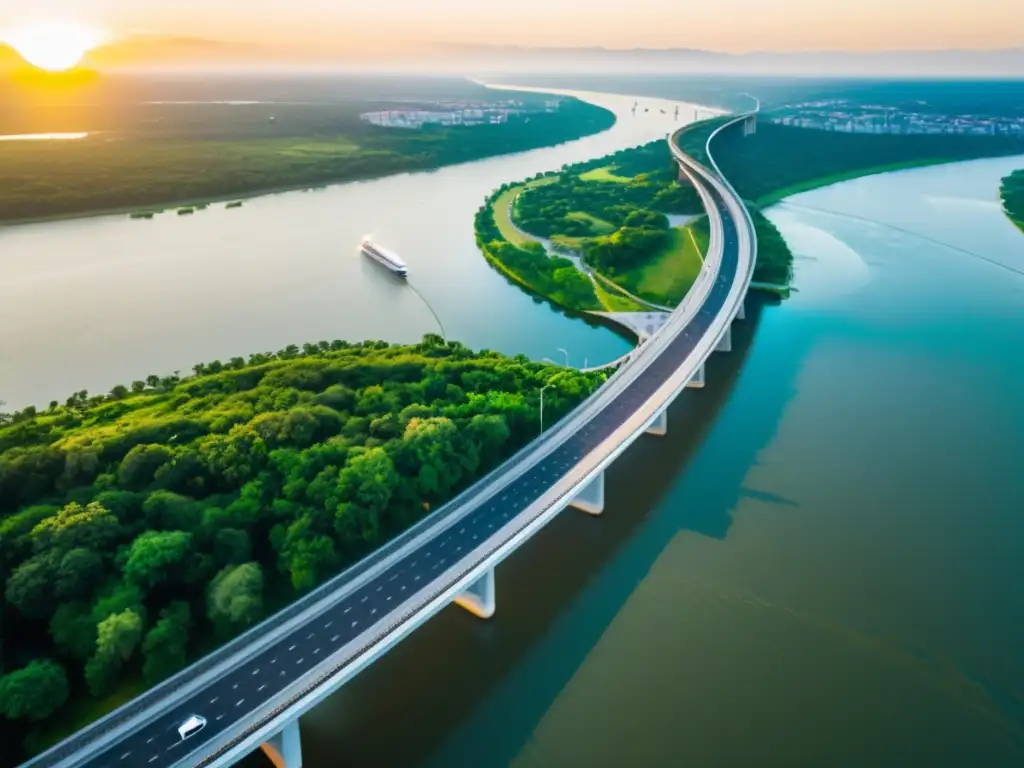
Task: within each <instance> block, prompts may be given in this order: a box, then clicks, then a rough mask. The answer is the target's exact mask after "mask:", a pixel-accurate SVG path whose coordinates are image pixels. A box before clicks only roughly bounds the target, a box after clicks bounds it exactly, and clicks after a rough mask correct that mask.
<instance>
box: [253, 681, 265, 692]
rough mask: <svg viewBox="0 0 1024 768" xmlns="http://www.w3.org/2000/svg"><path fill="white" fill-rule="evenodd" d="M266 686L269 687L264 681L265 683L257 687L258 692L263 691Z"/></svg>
mask: <svg viewBox="0 0 1024 768" xmlns="http://www.w3.org/2000/svg"><path fill="white" fill-rule="evenodd" d="M266 687H267V684H266V683H264V684H263V685H261V686H260V687H259V688H257V689H256V693H259V692H260V691H262V690H263V689H264V688H266Z"/></svg>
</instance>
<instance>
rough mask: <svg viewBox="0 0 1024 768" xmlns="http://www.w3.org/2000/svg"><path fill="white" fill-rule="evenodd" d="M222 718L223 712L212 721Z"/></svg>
mask: <svg viewBox="0 0 1024 768" xmlns="http://www.w3.org/2000/svg"><path fill="white" fill-rule="evenodd" d="M282 674H284V673H282ZM223 717H224V713H223V712H221V713H220V714H219V715H217V717H216V718H214V719H216V720H221V719H223Z"/></svg>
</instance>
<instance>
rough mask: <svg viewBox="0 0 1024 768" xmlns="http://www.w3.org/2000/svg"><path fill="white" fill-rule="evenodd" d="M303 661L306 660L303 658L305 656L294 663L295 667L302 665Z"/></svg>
mask: <svg viewBox="0 0 1024 768" xmlns="http://www.w3.org/2000/svg"><path fill="white" fill-rule="evenodd" d="M305 660H306V657H305V656H303V657H302V658H301V659H299V660H298V661H296V662H295V666H298V665H299V664H301V663H302V662H304V661H305Z"/></svg>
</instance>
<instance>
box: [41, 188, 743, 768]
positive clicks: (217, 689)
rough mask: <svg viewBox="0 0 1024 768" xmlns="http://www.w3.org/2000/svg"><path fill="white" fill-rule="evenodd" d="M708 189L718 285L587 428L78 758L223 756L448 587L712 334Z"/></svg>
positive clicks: (714, 311) (726, 227)
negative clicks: (330, 660) (229, 745)
mask: <svg viewBox="0 0 1024 768" xmlns="http://www.w3.org/2000/svg"><path fill="white" fill-rule="evenodd" d="M709 191H710V193H711V195H712V198H713V200H714V201H715V204H716V206H717V207H718V209H719V212H720V214H721V218H722V225H723V232H722V234H723V257H722V263H721V268H720V271H719V274H718V277H717V279H716V281H715V284H714V286H713V287H712V288H711V290H710V293H709V294H708V297H707V299H706V301H705V302H704V304H703V306H702V307H701V309H700V310H698V311H697V313H696V315H695V316H694V317H693V319H692V320H691V322H690V323H689V325H688V326H687V327H686V329H685V330H684V331H682V332H681V333H680V334H679V335H678V336H677V337H676V338H675V339H674V340H673V341H672V342H671V343H669V344H668V345H667V346H666V347H665V348H664V350H663V351H662V353H661V354H660V355H659V356H658V358H657V359H656V360H654V361H653V362H651V363H650V365H649V366H648V367H647V368H646V370H644V371H643V372H642V373H641V374H640V375H639V376H638V377H637V378H636V379H635V380H634V381H633V382H631V383H630V384H628V385H626V386H625V388H624V389H623V390H622V391H621V392H620V393H619V394H618V395H617V396H616V397H615V398H614V399H612V400H611V401H609V403H608V405H607V406H606V407H605V408H604V409H603V410H601V411H599V412H598V413H597V414H596V415H594V416H593V417H592V418H591V419H590V421H589V422H588V423H587V424H586V426H584V427H582V428H581V429H579V430H578V431H577V432H576V433H575V434H573V435H571V436H570V437H569V438H568V439H567V440H566V441H565V442H564V443H563V444H562V445H561V446H560V447H558V448H557V449H555V450H554V451H552V453H551V454H549V455H548V456H547V457H545V459H544V460H542V461H541V462H540V463H538V464H537V465H536V466H534V467H532V468H531V469H529V470H527V471H526V472H525V473H524V474H522V475H521V476H520V477H518V478H517V479H515V480H514V481H513V482H512V483H510V484H509V485H507V486H505V487H503V488H501V489H500V490H498V491H496V492H495V493H494V494H493V495H492V496H490V497H489V498H487V499H485V500H484V501H483V502H481V503H479V506H478V507H477V508H476V509H474V510H473V511H471V512H469V513H468V514H467V515H466V516H465V517H464V518H463V519H462V520H461V521H460V522H459V523H457V524H455V525H453V526H451V527H450V528H448V529H447V530H444V531H442V532H440V533H439V534H438V536H437V537H435V538H433V539H431V540H429V541H427V542H426V543H424V544H423V545H421V546H420V547H419V548H418V549H416V550H414V551H412V552H411V553H409V554H408V555H407V556H405V557H404V558H403V559H401V560H399V561H398V562H396V563H394V564H393V565H392V566H391V567H390V568H388V569H387V570H385V571H383V572H382V573H380V574H379V575H378V576H377V577H376V578H374V579H372V580H371V581H368V582H367V583H366V584H364V585H363V586H361V587H359V588H358V589H357V590H356V591H354V592H352V593H351V594H350V595H349V596H348V597H346V598H344V599H343V600H342V601H341V602H339V603H337V604H336V605H335V606H333V607H332V608H330V609H328V610H327V611H326V612H324V613H322V614H320V615H318V616H317V617H316V618H314V619H312V620H310V621H309V622H307V623H306V624H305V625H304V626H302V627H300V628H298V629H296V630H294V631H292V632H291V633H290V634H288V635H286V636H284V637H283V639H281V640H280V641H279V642H277V643H275V644H274V645H272V646H270V647H268V648H266V649H264V650H262V651H260V652H259V653H257V654H256V655H254V656H253V657H252V658H251V659H249V660H248V661H247V662H246V663H244V664H242V665H240V666H238V667H236V668H234V669H233V670H232V671H230V672H229V673H227V674H225V675H224V676H223V677H221V678H220V679H218V680H215V681H213V682H211V683H209V684H207V685H206V686H205V687H204V688H202V689H200V690H198V691H196V692H194V693H193V694H191V695H189V696H188V698H185V699H183V700H182V701H181V703H180V704H178V705H177V706H175V707H173V708H170V709H168V710H167V711H166V712H165V713H164V714H163V715H162V716H161V717H159V718H157V719H155V720H153V721H151V722H150V723H148V724H146V725H144V726H142V727H140V728H139V729H137V730H135V731H133V732H131V733H130V734H127V735H126V736H125V737H124V738H122V739H121V740H120V741H118V742H116V743H114V744H111V745H110V746H108V747H106V748H104V749H103V751H98V752H97V753H96V754H95V755H94V756H92V757H91V758H89V759H88V760H86V761H84V762H82V763H80V764H81V765H87V766H90V768H93V767H95V768H100V766H106V767H108V768H115V767H116V768H129V767H134V766H140V767H141V768H149V767H150V766H152V768H161V767H162V766H169V765H173V764H174V763H176V762H178V761H180V760H182V759H183V758H184V757H185V756H186V755H188V754H193V755H194V756H193V758H192V759H193V760H194V762H195V763H196V764H197V765H204V764H206V763H207V762H209V761H210V760H212V759H213V758H214V757H216V753H214V752H212V751H211V752H207V753H205V754H204V752H203V751H202V747H203V745H204V744H207V743H209V744H210V745H211V750H213V749H215V747H214V744H215V743H216V742H217V737H218V736H219V735H220V734H222V733H223V732H224V731H225V729H227V728H229V727H230V726H235V727H236V728H237V727H240V726H241V727H246V726H248V727H247V728H246V731H247V732H252V731H254V730H255V729H256V728H257V727H258V726H259V725H260V724H261V723H259V722H255V721H254V720H253V717H254V715H253V713H254V711H255V710H257V709H259V708H260V707H261V706H262V705H263V704H265V703H266V702H267V701H268V700H270V699H271V698H272V697H274V696H276V695H278V694H279V693H280V692H281V691H283V690H284V689H285V688H286V687H287V686H288V685H289V684H291V683H292V682H294V681H295V680H296V679H297V678H299V677H300V676H302V675H303V674H305V673H307V672H309V671H310V670H311V669H312V668H313V667H314V666H316V665H317V664H319V663H320V662H322V661H323V660H324V659H325V658H326V657H327V656H329V655H331V654H332V653H334V652H335V651H338V650H339V649H341V648H342V647H343V646H344V645H345V644H346V643H348V642H349V641H351V640H352V639H354V638H355V637H356V636H358V635H359V634H361V633H362V632H364V631H365V630H366V629H367V628H368V627H370V626H372V625H374V624H376V623H378V622H381V621H382V620H384V619H385V618H388V619H389V623H393V622H394V621H395V619H396V617H395V616H392V615H391V614H392V612H393V610H394V607H395V606H397V605H399V604H401V603H402V602H404V601H405V600H406V599H407V598H408V597H409V596H410V595H412V594H414V593H418V592H421V591H423V590H427V591H428V594H433V593H437V594H440V593H441V592H443V591H444V589H445V588H447V587H448V586H450V585H449V584H448V583H447V580H445V579H439V578H438V577H439V576H440V575H441V574H442V573H444V571H445V570H446V568H447V567H450V566H451V565H452V564H453V563H454V562H456V561H458V560H459V559H461V558H462V557H464V556H465V555H466V554H467V553H468V552H469V551H471V550H473V549H475V548H476V547H477V546H479V544H480V543H481V541H482V540H484V539H486V538H487V537H489V536H490V535H491V534H493V533H494V531H495V530H497V529H499V528H501V527H502V526H504V525H505V524H506V523H508V522H509V521H510V520H512V519H513V518H515V517H516V516H517V515H519V514H521V513H522V512H524V511H525V510H526V509H528V508H529V507H530V505H532V504H533V503H534V502H536V501H537V500H538V499H539V498H540V497H541V496H542V495H544V494H545V493H546V492H547V491H549V490H550V489H551V488H552V486H554V485H555V484H556V483H557V482H558V481H559V480H561V479H562V478H563V477H565V476H566V475H567V474H569V473H570V471H571V470H572V469H573V468H574V467H575V466H576V464H577V463H578V462H579V461H580V459H581V458H582V457H584V456H586V455H587V454H588V453H590V452H591V451H592V450H594V449H595V448H597V447H598V446H599V445H600V444H601V443H602V442H603V441H604V440H605V439H606V438H608V437H609V436H610V435H611V434H612V433H613V432H614V431H615V430H616V429H618V428H619V427H621V426H622V425H624V424H625V423H626V422H627V421H629V419H630V418H631V417H632V416H633V414H634V413H635V412H636V411H637V410H638V409H639V408H640V407H641V406H643V405H644V404H645V403H646V402H647V401H648V400H649V399H650V398H651V396H652V395H654V393H655V392H656V391H657V390H658V388H659V387H660V386H661V385H662V384H664V383H665V382H666V381H667V380H668V379H669V378H670V377H671V376H672V375H673V374H674V373H675V372H676V371H677V370H678V368H679V367H680V366H681V365H682V364H683V363H684V362H685V360H686V358H687V357H688V356H689V355H690V354H691V352H693V350H694V348H695V347H696V345H697V344H698V342H699V341H700V340H701V339H702V337H703V336H704V335H705V334H706V333H707V331H708V329H709V328H710V326H711V324H712V323H713V322H714V320H715V318H716V316H717V315H718V314H719V312H720V310H721V309H722V307H723V305H724V303H725V301H726V299H727V297H728V295H729V292H730V289H731V287H732V285H733V281H734V279H735V278H736V271H737V268H738V264H739V250H738V247H739V246H738V233H737V222H735V221H734V220H733V218H732V214H731V212H730V210H729V208H728V206H727V205H726V204H725V201H724V200H723V199H722V198H721V197H720V195H719V193H718V192H717V191H716V190H715V189H714V187H711V186H710V185H709ZM193 714H195V715H201V716H203V717H205V718H206V720H207V725H206V727H205V728H204V729H203V730H202V731H200V732H199V733H197V734H195V735H194V736H192V737H191V738H189V739H188V740H187V741H182V740H181V739H180V737H179V735H178V731H177V729H178V726H179V725H181V723H182V722H183V721H184V720H185V719H186V718H188V717H189V715H193ZM232 730H233V731H235V729H234V728H233V729H232ZM235 732H237V731H235ZM219 751H221V750H218V752H219ZM56 760H57V756H55V759H54V760H53V761H46V762H44V763H40V764H43V765H45V764H54V763H55V762H56Z"/></svg>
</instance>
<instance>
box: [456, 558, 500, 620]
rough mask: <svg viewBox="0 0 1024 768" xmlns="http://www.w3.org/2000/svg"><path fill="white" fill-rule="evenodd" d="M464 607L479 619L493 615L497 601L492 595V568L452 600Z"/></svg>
mask: <svg viewBox="0 0 1024 768" xmlns="http://www.w3.org/2000/svg"><path fill="white" fill-rule="evenodd" d="M453 602H454V603H455V604H456V605H458V606H460V607H462V608H465V609H466V610H467V611H469V612H470V613H472V614H473V615H474V616H476V617H477V618H479V619H489V618H491V616H493V615H494V611H495V609H496V608H497V601H496V600H495V596H494V569H493V568H491V569H490V570H489V571H487V573H485V574H484V575H483V576H481V577H480V578H479V579H477V580H476V581H474V582H473V583H472V584H470V585H469V586H468V587H466V590H465V591H464V592H463V593H462V594H461V595H459V596H458V597H456V598H455V600H454V601H453Z"/></svg>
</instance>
